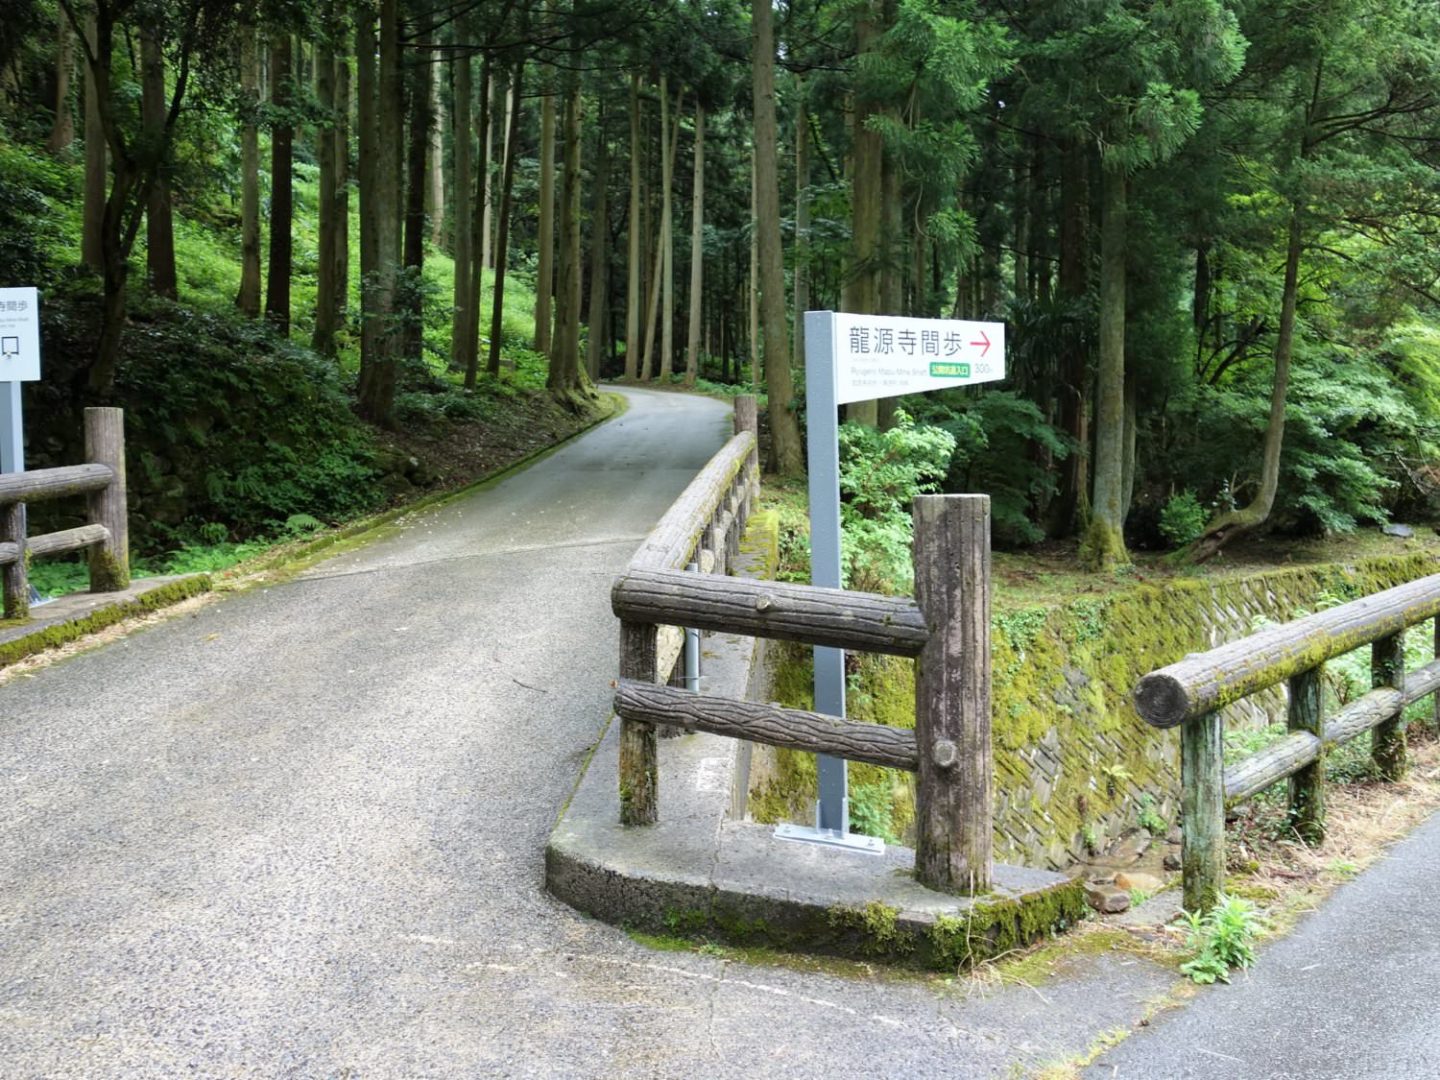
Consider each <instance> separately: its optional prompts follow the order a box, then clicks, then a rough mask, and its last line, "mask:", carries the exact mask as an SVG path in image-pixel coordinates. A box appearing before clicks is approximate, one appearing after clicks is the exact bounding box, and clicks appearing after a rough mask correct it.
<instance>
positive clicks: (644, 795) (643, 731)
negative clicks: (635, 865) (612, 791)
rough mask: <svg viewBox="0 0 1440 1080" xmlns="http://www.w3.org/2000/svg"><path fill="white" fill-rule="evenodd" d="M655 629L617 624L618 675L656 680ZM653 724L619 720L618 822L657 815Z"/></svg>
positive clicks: (648, 820) (647, 821) (643, 821)
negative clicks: (618, 648)
mask: <svg viewBox="0 0 1440 1080" xmlns="http://www.w3.org/2000/svg"><path fill="white" fill-rule="evenodd" d="M656 637H657V630H656V628H655V627H654V625H652V624H650V623H632V622H623V621H622V622H621V623H620V677H621V678H622V679H635V680H636V681H638V682H649V683H653V682H656V681H658V678H657V676H658V672H657V671H656V665H657V664H658V662H659V661H658V658H657V657H656V655H655V642H656ZM657 752H658V751H657V746H656V735H655V725H654V724H640V723H636V722H634V721H632V720H621V721H620V824H621V825H653V824H655V822H656V820H657V819H658V817H659V813H658V810H659V806H658V802H659V800H658V776H657V774H658V771H659V761H658V757H657Z"/></svg>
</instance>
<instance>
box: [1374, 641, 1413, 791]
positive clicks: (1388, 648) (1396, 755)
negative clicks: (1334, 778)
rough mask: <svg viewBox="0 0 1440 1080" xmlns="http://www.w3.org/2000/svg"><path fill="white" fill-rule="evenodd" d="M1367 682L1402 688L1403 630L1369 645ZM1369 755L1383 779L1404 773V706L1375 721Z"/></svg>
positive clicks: (1396, 778) (1403, 678) (1395, 778)
mask: <svg viewBox="0 0 1440 1080" xmlns="http://www.w3.org/2000/svg"><path fill="white" fill-rule="evenodd" d="M1370 685H1371V686H1373V687H1376V688H1379V687H1382V686H1393V687H1394V688H1395V689H1397V690H1400V691H1404V689H1405V632H1404V631H1403V630H1402V631H1401V632H1400V633H1398V634H1391V635H1390V636H1389V637H1383V638H1381V639H1380V640H1379V641H1376V642H1374V643H1373V644H1372V645H1371V646H1370ZM1370 758H1371V760H1372V761H1374V762H1375V768H1376V769H1378V770H1379V772H1380V775H1381V776H1383V777H1384V778H1385V779H1386V780H1399V779H1400V778H1401V777H1402V776H1404V775H1405V769H1406V767H1407V763H1406V760H1405V710H1404V709H1401V710H1400V711H1399V712H1397V713H1396V714H1395V716H1394V717H1393V718H1392V719H1389V720H1385V721H1382V722H1381V723H1379V724H1376V725H1375V731H1374V734H1372V735H1371V737H1370Z"/></svg>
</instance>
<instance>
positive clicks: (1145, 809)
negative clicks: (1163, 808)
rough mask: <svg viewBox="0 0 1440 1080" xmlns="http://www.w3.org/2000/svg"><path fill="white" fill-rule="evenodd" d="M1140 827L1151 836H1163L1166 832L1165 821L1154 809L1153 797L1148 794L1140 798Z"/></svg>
mask: <svg viewBox="0 0 1440 1080" xmlns="http://www.w3.org/2000/svg"><path fill="white" fill-rule="evenodd" d="M1139 820H1140V827H1141V828H1142V829H1144V830H1145V831H1146V832H1148V833H1149V834H1150V835H1151V836H1164V835H1165V833H1166V832H1167V831H1168V826H1167V825H1166V824H1165V819H1164V818H1162V817H1161V816H1160V813H1159V811H1158V810H1156V809H1155V796H1153V795H1151V794H1150V793H1149V792H1146V793H1145V794H1143V795H1141V796H1140V815H1139Z"/></svg>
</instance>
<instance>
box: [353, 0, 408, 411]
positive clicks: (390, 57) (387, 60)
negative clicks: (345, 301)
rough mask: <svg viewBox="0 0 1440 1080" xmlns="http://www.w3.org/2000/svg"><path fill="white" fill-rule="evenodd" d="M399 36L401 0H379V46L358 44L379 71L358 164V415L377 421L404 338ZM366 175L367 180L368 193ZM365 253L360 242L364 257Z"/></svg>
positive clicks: (391, 400)
mask: <svg viewBox="0 0 1440 1080" xmlns="http://www.w3.org/2000/svg"><path fill="white" fill-rule="evenodd" d="M359 21H360V22H364V23H366V24H368V25H367V29H368V27H369V26H373V25H374V24H373V23H371V22H370V20H369V18H368V16H363V15H362V18H361V19H360V20H359ZM366 36H367V37H368V36H369V35H368V34H367V35H366ZM400 36H401V26H400V11H399V0H380V32H379V40H378V47H377V44H376V42H375V41H374V39H373V38H372V39H370V40H366V41H363V42H358V47H359V49H361V50H366V49H369V50H370V51H371V53H372V55H374V56H376V57H377V58H378V71H377V72H376V74H375V76H374V80H373V92H374V100H373V104H372V105H371V107H370V108H371V110H372V111H371V116H372V117H373V127H372V135H371V138H370V140H368V141H369V143H370V148H371V149H372V151H373V156H374V165H373V167H372V168H371V169H369V170H362V174H361V187H360V216H361V221H362V222H363V221H364V220H365V218H366V217H367V216H368V217H370V218H371V219H372V221H373V223H374V237H373V254H372V258H373V259H374V265H373V269H371V270H365V269H364V268H363V267H362V274H363V276H364V278H365V280H366V286H367V287H366V289H365V292H366V302H365V315H364V317H365V319H366V321H367V322H369V323H370V324H371V326H372V332H373V338H372V343H371V352H370V355H369V356H368V357H367V356H366V354H365V352H364V349H363V342H362V351H361V356H360V388H359V403H358V405H359V411H360V415H361V416H363V417H365V418H366V419H367V420H370V421H372V422H374V423H376V424H381V425H389V424H390V422H391V419H392V413H393V410H394V406H395V382H396V368H397V361H398V360H399V358H400V355H401V346H402V343H403V339H402V332H403V322H402V320H401V318H400V317H399V316H400V314H401V313H400V310H399V303H398V299H399V297H398V294H399V278H400V267H399V260H400V236H401V230H400V225H401V220H400V219H401V214H402V209H403V207H402V199H401V192H400V180H401V150H402V147H403V146H404V134H405V130H404V129H405V124H404V116H403V114H404V98H405V95H404V85H403V80H402V71H401V63H400ZM357 41H358V39H357ZM361 59H362V66H361V69H360V70H361V71H362V72H363V71H364V70H365V66H364V65H365V64H366V63H369V62H370V61H369V60H368V58H366V57H364V56H363V55H362V58H361ZM362 92H363V87H362ZM363 126H364V120H363V119H362V128H363ZM365 149H366V148H365V147H363V146H362V147H361V152H360V154H361V162H362V164H363V163H364V161H365V159H366V156H367V155H366V153H365ZM367 172H368V176H367V175H366V174H367ZM366 179H368V180H369V181H370V183H369V191H368V193H367V191H366V184H365V180H366ZM367 194H368V195H369V198H368V199H367V198H366V195H367ZM364 254H365V251H364V245H363V242H362V248H361V256H362V258H363V257H364Z"/></svg>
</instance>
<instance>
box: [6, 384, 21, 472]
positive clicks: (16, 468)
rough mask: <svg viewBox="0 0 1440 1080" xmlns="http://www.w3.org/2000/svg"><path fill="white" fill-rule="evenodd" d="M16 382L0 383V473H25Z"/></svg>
mask: <svg viewBox="0 0 1440 1080" xmlns="http://www.w3.org/2000/svg"><path fill="white" fill-rule="evenodd" d="M20 386H21V384H20V383H18V382H0V472H7V473H11V472H24V471H25V422H24V419H23V418H22V417H21V414H20Z"/></svg>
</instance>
